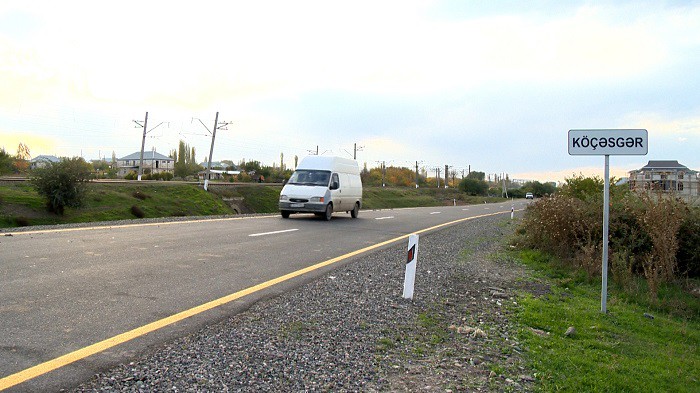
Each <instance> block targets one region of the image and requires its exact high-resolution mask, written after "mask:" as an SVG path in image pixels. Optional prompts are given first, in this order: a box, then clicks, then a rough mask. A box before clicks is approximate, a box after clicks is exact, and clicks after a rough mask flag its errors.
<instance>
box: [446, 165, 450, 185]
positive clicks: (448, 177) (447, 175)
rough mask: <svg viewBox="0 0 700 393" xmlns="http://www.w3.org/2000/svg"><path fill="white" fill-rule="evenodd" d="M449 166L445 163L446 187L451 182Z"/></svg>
mask: <svg viewBox="0 0 700 393" xmlns="http://www.w3.org/2000/svg"><path fill="white" fill-rule="evenodd" d="M448 171H449V166H447V165H445V188H447V184H448V183H449V182H450V174H449V172H448Z"/></svg>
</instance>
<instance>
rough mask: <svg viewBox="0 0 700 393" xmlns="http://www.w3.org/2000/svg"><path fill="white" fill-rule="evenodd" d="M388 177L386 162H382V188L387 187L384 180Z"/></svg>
mask: <svg viewBox="0 0 700 393" xmlns="http://www.w3.org/2000/svg"><path fill="white" fill-rule="evenodd" d="M385 177H386V162H385V161H382V187H385V186H386V184H385V183H384V178H385Z"/></svg>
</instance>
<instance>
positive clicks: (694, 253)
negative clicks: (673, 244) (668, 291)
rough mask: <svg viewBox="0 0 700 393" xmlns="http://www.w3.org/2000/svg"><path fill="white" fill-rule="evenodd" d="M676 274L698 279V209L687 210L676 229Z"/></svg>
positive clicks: (699, 268) (699, 215)
mask: <svg viewBox="0 0 700 393" xmlns="http://www.w3.org/2000/svg"><path fill="white" fill-rule="evenodd" d="M676 257H677V259H678V273H679V274H682V275H687V276H689V277H700V208H689V209H688V211H687V214H686V216H685V219H684V220H683V222H682V223H681V227H680V228H679V229H678V254H677V255H676Z"/></svg>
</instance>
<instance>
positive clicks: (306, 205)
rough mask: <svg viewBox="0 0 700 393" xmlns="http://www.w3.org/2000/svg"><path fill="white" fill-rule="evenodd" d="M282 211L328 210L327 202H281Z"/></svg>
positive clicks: (313, 211) (310, 211) (309, 211)
mask: <svg viewBox="0 0 700 393" xmlns="http://www.w3.org/2000/svg"><path fill="white" fill-rule="evenodd" d="M279 208H280V211H282V210H284V211H288V212H292V213H323V212H325V211H326V204H325V203H317V202H303V203H302V202H286V201H285V202H280V203H279Z"/></svg>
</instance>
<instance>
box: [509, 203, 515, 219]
mask: <svg viewBox="0 0 700 393" xmlns="http://www.w3.org/2000/svg"><path fill="white" fill-rule="evenodd" d="M514 214H515V205H510V219H511V220H512V219H513V215H514Z"/></svg>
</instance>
